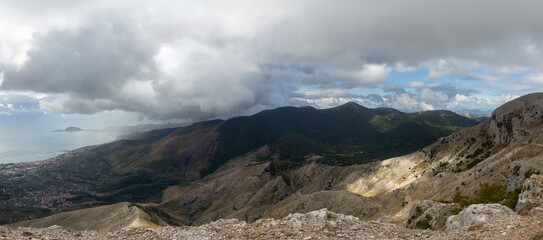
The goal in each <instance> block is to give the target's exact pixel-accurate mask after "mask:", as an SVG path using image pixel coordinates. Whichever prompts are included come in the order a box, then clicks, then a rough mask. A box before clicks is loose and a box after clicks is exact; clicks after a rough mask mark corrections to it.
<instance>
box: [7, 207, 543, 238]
mask: <svg viewBox="0 0 543 240" xmlns="http://www.w3.org/2000/svg"><path fill="white" fill-rule="evenodd" d="M478 208H492V207H491V206H489V207H486V206H478ZM541 237H543V215H535V216H529V217H524V218H520V217H515V218H510V217H509V216H507V215H502V214H497V215H494V216H492V218H491V219H487V220H486V221H484V222H477V223H475V222H473V223H471V224H469V225H466V226H461V227H459V228H455V229H451V230H448V231H446V232H443V231H431V230H418V229H408V228H404V227H402V226H398V225H396V224H390V223H383V222H379V221H372V222H364V221H360V219H358V218H356V217H353V216H348V215H343V214H337V213H334V212H330V211H328V210H326V209H321V210H318V211H312V212H309V213H305V214H302V213H295V214H290V215H288V216H287V217H285V218H283V219H278V220H276V219H260V220H258V221H255V222H253V223H246V222H245V221H240V220H237V219H221V220H218V221H214V222H211V223H208V224H204V225H201V226H198V227H171V226H168V227H159V228H142V227H133V226H130V227H124V228H122V229H119V230H116V231H111V232H100V231H71V230H66V229H63V228H62V227H60V226H56V225H54V226H50V227H47V228H29V227H18V228H6V227H0V239H146V240H147V239H157V240H158V239H187V240H190V239H194V240H204V239H209V240H211V239H304V240H309V239H435V240H441V239H541Z"/></svg>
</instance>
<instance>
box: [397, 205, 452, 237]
mask: <svg viewBox="0 0 543 240" xmlns="http://www.w3.org/2000/svg"><path fill="white" fill-rule="evenodd" d="M455 205H456V204H446V203H439V202H435V201H432V200H424V201H419V202H417V203H415V204H414V205H413V207H412V208H411V210H410V211H409V216H408V220H407V227H408V228H417V223H418V222H421V221H422V222H428V224H429V227H431V228H432V229H435V230H443V229H445V222H446V221H447V217H449V216H450V215H451V209H452V208H453V207H454V206H455ZM419 225H420V223H419Z"/></svg>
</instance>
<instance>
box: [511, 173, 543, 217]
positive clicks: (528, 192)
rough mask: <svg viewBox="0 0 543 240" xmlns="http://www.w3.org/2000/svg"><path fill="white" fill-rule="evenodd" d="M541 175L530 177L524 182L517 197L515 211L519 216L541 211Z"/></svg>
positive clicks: (542, 192)
mask: <svg viewBox="0 0 543 240" xmlns="http://www.w3.org/2000/svg"><path fill="white" fill-rule="evenodd" d="M542 189H543V175H532V176H531V177H530V178H529V179H526V181H524V184H523V186H522V190H523V191H522V192H521V193H520V195H519V199H518V203H517V207H516V211H517V212H518V213H519V214H532V213H533V212H534V211H538V210H543V191H542Z"/></svg>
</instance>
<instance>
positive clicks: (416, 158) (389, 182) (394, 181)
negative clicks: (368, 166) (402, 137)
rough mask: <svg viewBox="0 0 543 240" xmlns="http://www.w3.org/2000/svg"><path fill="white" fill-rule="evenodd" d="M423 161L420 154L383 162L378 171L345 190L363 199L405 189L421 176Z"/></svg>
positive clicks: (358, 180)
mask: <svg viewBox="0 0 543 240" xmlns="http://www.w3.org/2000/svg"><path fill="white" fill-rule="evenodd" d="M423 161H424V157H423V156H422V154H421V153H419V152H416V153H412V154H409V155H405V156H401V157H395V158H391V159H388V160H384V161H382V162H381V164H380V165H379V169H378V170H377V171H376V172H374V173H372V174H370V175H368V176H365V177H362V178H359V179H357V180H355V181H354V182H353V183H351V184H349V185H347V190H348V191H349V192H352V193H356V194H358V195H361V196H364V197H373V196H377V195H381V194H383V193H386V192H390V191H393V190H395V189H399V188H405V187H407V186H409V185H410V184H411V183H413V182H415V180H417V178H418V177H420V176H421V175H422V172H423V171H424V168H423V167H421V166H419V164H420V163H422V162H423Z"/></svg>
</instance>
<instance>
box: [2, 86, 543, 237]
mask: <svg viewBox="0 0 543 240" xmlns="http://www.w3.org/2000/svg"><path fill="white" fill-rule="evenodd" d="M542 116H543V94H530V95H527V96H524V97H521V98H519V99H515V100H513V101H511V102H509V103H506V104H504V105H503V106H501V107H500V108H498V109H496V110H495V111H494V112H493V113H492V115H491V116H490V118H477V119H474V118H467V117H463V116H460V115H457V114H455V113H453V112H449V111H425V112H418V113H403V112H399V111H397V110H394V109H388V108H377V109H368V108H365V107H363V106H360V105H357V104H355V103H348V104H344V105H342V106H339V107H336V108H331V109H323V110H319V109H314V108H311V107H299V108H298V107H283V108H278V109H273V110H267V111H263V112H261V113H258V114H255V115H252V116H244V117H236V118H232V119H229V120H226V121H223V120H211V121H205V122H199V123H195V124H193V125H191V126H187V127H180V128H168V129H160V130H153V131H149V132H146V133H144V134H142V135H140V136H137V137H134V138H132V139H127V140H121V141H117V142H113V143H110V144H106V145H101V146H94V147H88V148H85V149H81V150H77V151H74V152H71V153H68V154H66V155H64V156H61V157H58V158H56V159H51V160H48V161H43V162H39V163H25V164H12V165H3V166H2V169H0V172H1V173H2V174H1V175H0V178H3V179H1V180H2V181H1V184H0V186H1V188H2V197H3V199H5V200H6V201H4V202H3V203H2V206H1V211H2V219H1V220H2V221H3V222H4V223H11V222H17V223H16V224H15V226H34V227H46V226H50V225H54V224H57V225H62V226H64V227H67V228H73V229H76V230H85V229H95V230H103V227H100V226H99V225H93V226H89V225H88V224H84V222H85V221H88V219H94V221H98V222H100V219H101V218H103V219H104V221H105V219H110V221H111V217H110V216H109V217H108V215H105V214H102V215H100V214H98V215H96V214H94V215H93V213H96V212H101V211H103V212H119V213H122V214H119V215H118V216H119V217H118V219H117V220H115V221H117V222H116V225H115V226H119V227H122V226H130V225H139V226H155V227H156V226H165V225H174V226H179V225H200V224H204V223H208V222H210V221H214V220H218V219H223V218H237V219H241V220H245V221H249V222H252V221H255V220H257V219H261V218H267V217H273V218H283V217H285V216H287V215H288V214H290V213H295V212H310V211H314V210H318V209H322V208H327V209H329V210H331V211H334V212H339V213H343V214H348V215H353V216H356V217H359V218H360V219H365V220H379V221H386V222H393V223H399V224H401V225H406V226H411V227H416V226H414V223H418V222H421V221H422V220H419V218H420V216H413V214H410V210H411V209H413V207H415V206H419V205H417V204H420V201H423V200H431V201H433V202H435V203H440V204H445V205H446V204H450V206H451V208H453V207H454V208H456V209H455V210H454V211H461V210H462V209H463V208H464V207H466V206H468V205H469V204H476V203H489V202H497V203H502V204H505V205H507V204H509V207H511V208H513V209H514V208H516V205H517V202H518V201H519V200H518V199H519V194H520V192H521V191H522V185H523V183H524V182H525V181H526V180H527V179H529V178H530V177H531V175H537V174H538V173H539V172H540V171H541V170H543V164H542V163H541V161H540V160H539V156H540V155H541V146H543V136H541V130H542V128H541V124H542ZM17 174H19V175H17ZM50 186H55V187H54V189H53V188H52V187H50ZM486 190H488V191H495V192H492V193H493V195H496V196H497V197H496V199H490V200H489V199H485V198H484V195H483V192H484V191H486ZM51 193H54V194H55V196H61V197H50V198H48V197H47V194H51ZM494 193H499V194H494ZM500 194H501V195H500ZM21 199H28V200H27V201H26V202H25V205H20V200H21ZM17 200H19V201H17ZM38 200H39V201H38ZM44 203H45V204H44ZM513 203H514V204H513ZM18 204H19V205H18ZM109 204H114V205H109ZM98 205H101V206H100V207H94V208H89V207H93V206H98ZM76 209H81V210H78V211H76V212H77V215H76V216H79V218H73V217H71V218H70V216H73V214H75V213H76V212H65V211H67V210H76ZM100 209H107V210H100ZM112 209H115V210H112ZM22 210H23V211H22ZM426 210H427V209H422V210H421V211H426ZM517 210H518V209H517ZM454 211H449V212H448V213H446V214H444V216H440V217H438V216H435V217H433V218H432V220H431V221H429V222H430V223H431V224H430V223H429V225H430V227H433V228H436V229H438V228H441V227H443V226H444V225H445V223H444V222H443V221H444V220H443V219H446V218H447V217H448V216H451V215H453V213H455V212H454ZM524 211H526V209H524ZM57 212H65V213H60V214H55V215H52V216H49V217H45V218H40V219H36V220H27V221H22V222H21V221H20V220H23V219H29V218H38V217H44V216H46V215H51V214H54V213H57ZM415 212H416V211H415ZM447 214H448V215H447ZM415 215H421V214H420V213H419V214H415ZM445 215H447V216H445ZM85 216H87V217H85ZM62 219H72V220H70V221H69V223H68V222H66V221H65V220H64V223H63V220H62ZM78 219H79V220H80V221H78Z"/></svg>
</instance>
